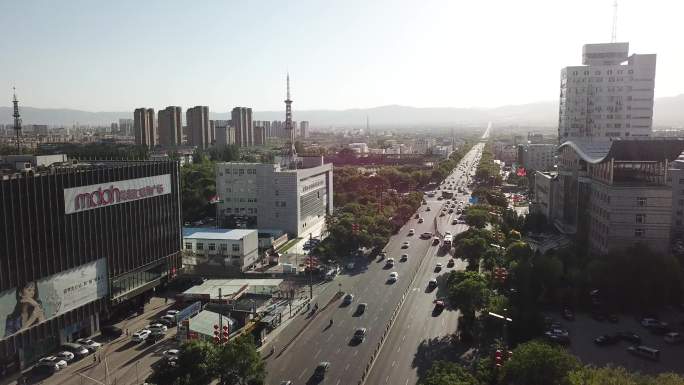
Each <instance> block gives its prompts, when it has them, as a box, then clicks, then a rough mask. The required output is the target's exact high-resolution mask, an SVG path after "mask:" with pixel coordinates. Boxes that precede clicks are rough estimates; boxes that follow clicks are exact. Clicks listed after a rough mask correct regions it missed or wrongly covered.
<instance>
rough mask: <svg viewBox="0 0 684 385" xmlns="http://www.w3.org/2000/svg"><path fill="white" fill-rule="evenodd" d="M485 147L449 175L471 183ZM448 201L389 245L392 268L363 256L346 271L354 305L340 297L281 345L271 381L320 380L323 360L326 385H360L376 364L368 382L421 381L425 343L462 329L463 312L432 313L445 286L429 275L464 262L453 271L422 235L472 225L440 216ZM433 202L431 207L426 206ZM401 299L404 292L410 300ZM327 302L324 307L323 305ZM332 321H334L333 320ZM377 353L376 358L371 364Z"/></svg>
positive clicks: (342, 279)
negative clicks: (360, 337) (361, 334)
mask: <svg viewBox="0 0 684 385" xmlns="http://www.w3.org/2000/svg"><path fill="white" fill-rule="evenodd" d="M481 150H482V145H481V144H478V145H476V146H475V147H474V148H473V150H471V151H470V152H469V153H468V154H467V155H466V156H465V157H464V159H463V160H462V161H461V165H462V166H463V167H460V166H459V167H457V168H456V169H455V170H454V172H453V174H452V175H450V176H449V177H448V178H447V180H449V179H453V180H454V181H459V180H460V181H461V182H463V184H464V185H465V184H467V183H466V180H467V177H465V176H464V175H463V174H464V173H465V172H466V171H467V172H470V171H471V169H472V170H474V164H475V163H476V159H477V158H479V153H480V152H481ZM466 165H467V166H466ZM455 183H460V182H455ZM439 191H440V190H437V192H438V193H439ZM466 198H467V195H465V194H462V195H460V196H459V197H458V198H457V199H460V200H464V199H466ZM444 203H445V200H437V197H435V198H428V199H427V200H426V204H425V205H422V206H421V207H420V209H419V212H418V214H419V215H420V216H421V217H422V219H423V222H422V223H419V221H418V219H416V218H415V217H413V218H412V219H411V220H410V221H409V222H408V223H406V224H405V225H404V226H403V227H402V228H401V229H400V231H399V232H398V233H397V234H396V235H394V236H393V237H392V238H391V239H390V241H389V243H388V244H387V245H386V246H385V248H384V250H385V251H386V253H387V257H388V258H394V259H395V261H396V262H395V265H394V266H393V267H388V266H387V265H386V260H385V259H375V260H364V261H357V265H356V266H355V268H354V270H352V271H349V272H347V273H345V274H343V275H341V276H339V278H338V279H337V280H336V282H335V283H337V284H338V285H339V286H340V289H341V290H342V291H344V292H345V293H351V294H353V295H354V300H353V302H352V303H351V304H350V305H348V306H342V305H341V301H336V302H333V303H332V304H331V305H330V306H328V307H327V308H324V309H322V310H321V311H319V314H317V315H316V316H315V317H314V318H313V319H312V320H311V322H310V323H309V324H308V325H307V326H306V329H305V330H304V332H303V333H302V334H301V335H299V337H297V338H296V339H295V340H294V341H293V342H291V343H290V344H289V345H287V347H285V348H283V350H282V351H280V350H281V348H280V347H278V349H279V354H277V355H274V356H271V357H269V358H268V359H267V372H268V377H267V383H268V384H276V385H277V384H280V382H281V381H292V383H293V384H311V383H319V381H317V380H315V379H314V378H313V373H314V370H315V368H316V366H317V365H318V364H319V362H323V361H326V362H329V363H330V369H329V371H328V372H327V373H326V375H325V378H324V379H323V380H322V381H320V383H324V384H333V385H340V384H355V383H358V382H359V380H360V379H361V377H362V375H363V373H364V371H367V370H369V369H370V371H369V372H368V376H370V377H367V380H366V383H369V384H376V383H378V384H379V383H392V384H394V383H401V384H403V383H405V382H406V383H415V382H416V380H417V372H416V370H415V367H414V366H412V361H411V360H412V359H413V357H414V356H415V353H416V349H417V348H418V347H419V345H420V344H421V342H422V341H424V340H426V339H427V338H432V337H438V336H442V335H447V334H449V333H451V332H453V331H454V330H455V327H456V319H457V314H456V311H454V310H453V309H446V310H445V311H444V312H442V313H441V314H434V316H433V313H432V309H433V307H434V304H433V300H434V299H435V298H436V296H438V295H441V294H439V293H441V291H442V290H443V289H441V288H438V289H437V290H434V291H427V290H426V288H427V283H428V280H429V279H430V278H432V277H433V276H436V275H437V274H438V273H435V272H434V269H435V264H436V263H437V262H438V261H441V262H442V264H443V265H444V267H443V269H442V271H441V273H444V272H448V271H449V270H452V269H454V268H463V267H464V265H463V262H461V261H458V262H457V263H456V266H455V267H452V268H447V267H446V265H447V261H448V259H449V257H448V256H438V254H439V253H438V250H437V247H436V246H433V245H432V240H431V239H427V240H424V239H420V234H421V233H423V232H431V233H434V232H435V230H436V226H437V225H438V226H439V228H440V231H442V232H443V231H445V230H446V229H449V228H450V229H451V231H452V232H453V233H456V232H460V231H464V230H465V229H466V226H465V225H455V226H451V219H452V215H453V214H451V215H446V216H444V217H439V214H440V212H441V209H442V207H443V205H444ZM427 207H430V211H426V209H427ZM409 229H414V230H415V235H413V236H409V235H408V232H409ZM405 241H408V242H409V244H410V245H409V247H408V248H402V243H403V242H405ZM402 254H408V255H409V258H408V260H407V261H405V262H401V261H400V256H401V255H402ZM391 272H397V273H398V274H399V280H398V281H397V282H395V283H390V282H389V281H388V278H389V275H390V273H391ZM414 277H415V279H413V278H414ZM402 297H405V300H404V302H403V305H401V304H402V302H401V300H402ZM362 302H363V303H367V304H368V306H367V308H366V311H365V312H364V313H363V314H361V315H359V314H355V312H356V309H357V306H358V304H359V303H362ZM324 305H325V304H323V303H321V304H319V306H321V307H323V306H324ZM400 305H401V308H400V309H399V310H398V311H397V312H396V314H397V318H396V321H395V322H394V323H393V326H392V327H391V328H390V329H389V330H388V331H387V337H386V338H385V340H384V343H383V344H382V346H381V349H380V350H379V351H377V349H378V347H379V343H380V341H381V337H382V335H383V333H385V330H386V329H387V327H388V326H387V325H388V324H389V323H390V320H391V318H392V316H393V314H395V309H397V307H398V306H400ZM330 320H333V321H334V322H333V324H332V325H331V324H330ZM360 327H364V328H366V329H367V330H368V334H367V337H366V338H365V340H364V341H363V342H361V343H359V344H354V343H352V341H351V339H352V336H353V334H354V331H355V330H356V329H357V328H360ZM376 351H377V352H376ZM374 352H375V353H376V354H375V356H376V360H375V362H374V364H373V366H372V367H369V364H370V363H371V357H372V356H373V354H374ZM407 379H408V380H407Z"/></svg>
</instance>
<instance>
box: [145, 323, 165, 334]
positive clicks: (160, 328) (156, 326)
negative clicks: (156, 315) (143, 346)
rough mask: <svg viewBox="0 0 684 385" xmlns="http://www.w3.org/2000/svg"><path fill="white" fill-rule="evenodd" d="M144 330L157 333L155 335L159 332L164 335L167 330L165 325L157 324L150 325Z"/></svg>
mask: <svg viewBox="0 0 684 385" xmlns="http://www.w3.org/2000/svg"><path fill="white" fill-rule="evenodd" d="M145 329H147V330H149V331H151V332H152V333H155V332H157V333H159V332H161V333H166V331H167V330H168V329H169V328H168V327H166V325H163V324H160V323H157V324H151V325H149V326H147V327H146V328H145Z"/></svg>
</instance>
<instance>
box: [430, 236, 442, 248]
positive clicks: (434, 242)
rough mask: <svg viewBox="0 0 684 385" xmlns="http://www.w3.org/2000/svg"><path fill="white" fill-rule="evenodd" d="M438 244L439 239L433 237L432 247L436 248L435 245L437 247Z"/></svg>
mask: <svg viewBox="0 0 684 385" xmlns="http://www.w3.org/2000/svg"><path fill="white" fill-rule="evenodd" d="M439 242H440V240H439V237H434V238H432V244H433V245H435V246H436V245H439Z"/></svg>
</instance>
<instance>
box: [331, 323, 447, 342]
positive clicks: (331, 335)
mask: <svg viewBox="0 0 684 385" xmlns="http://www.w3.org/2000/svg"><path fill="white" fill-rule="evenodd" d="M442 324H444V323H442ZM332 338H333V335H332V334H331V335H329V336H328V339H327V340H326V341H328V342H330V340H331V339H332Z"/></svg>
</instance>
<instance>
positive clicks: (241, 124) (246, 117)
mask: <svg viewBox="0 0 684 385" xmlns="http://www.w3.org/2000/svg"><path fill="white" fill-rule="evenodd" d="M231 123H232V126H233V127H235V143H236V144H237V145H238V146H240V147H251V146H254V126H253V122H252V109H251V108H248V107H235V108H233V111H232V112H231Z"/></svg>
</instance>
